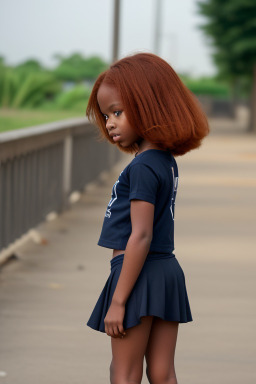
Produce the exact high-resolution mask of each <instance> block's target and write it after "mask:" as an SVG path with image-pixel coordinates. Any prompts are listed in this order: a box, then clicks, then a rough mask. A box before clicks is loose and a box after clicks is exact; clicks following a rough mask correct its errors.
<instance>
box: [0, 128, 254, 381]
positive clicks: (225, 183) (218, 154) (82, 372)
mask: <svg viewBox="0 0 256 384" xmlns="http://www.w3.org/2000/svg"><path fill="white" fill-rule="evenodd" d="M223 124H225V122H223ZM227 127H228V128H227ZM226 128H227V129H225V133H223V134H221V135H220V134H215V133H216V132H217V131H218V128H217V124H216V122H213V131H212V134H211V135H210V136H209V137H208V138H207V139H206V140H205V142H204V144H203V146H202V147H201V149H200V150H195V151H192V152H191V153H189V154H187V155H186V156H185V157H181V158H177V161H178V164H179V169H180V181H179V192H178V197H177V203H176V257H177V258H178V260H179V262H180V264H181V265H182V268H183V270H184V272H185V275H186V283H187V289H188V293H189V298H190V304H191V309H192V315H193V318H194V321H193V322H192V323H189V324H181V325H180V328H179V337H178V344H177V349H176V371H177V376H178V380H179V383H180V384H216V383H221V384H241V383H243V384H253V383H255V382H256V373H255V361H254V359H255V356H256V344H255V318H256V306H255V290H256V286H255V285H256V284H255V280H256V279H255V265H256V257H255V256H256V252H255V248H256V247H255V233H256V224H255V216H256V204H255V196H256V177H255V176H256V136H251V135H243V134H242V133H240V131H239V129H236V130H235V134H234V133H232V132H231V131H232V130H230V124H229V125H228V124H227V126H226ZM129 161H130V157H129V156H127V157H126V159H125V160H124V161H123V162H122V164H118V165H117V166H116V168H115V169H114V170H112V171H111V172H110V173H109V174H108V175H105V176H106V177H105V179H104V177H103V178H102V180H101V181H98V182H97V183H94V184H91V185H90V186H89V187H88V188H87V189H86V193H85V194H84V195H83V196H82V198H81V199H80V200H79V201H78V202H77V203H76V204H74V205H73V206H72V208H71V209H70V210H69V211H68V212H65V213H64V214H63V215H61V217H59V218H57V219H56V220H54V221H51V222H48V223H44V224H42V225H40V226H39V227H38V229H39V231H40V233H41V234H42V236H44V237H45V238H46V239H47V241H48V243H47V244H45V245H39V244H36V243H33V242H32V241H28V242H27V243H26V244H25V245H23V246H22V247H21V248H20V249H19V250H18V251H17V255H18V260H16V261H13V262H11V263H9V264H8V265H6V266H5V267H4V268H3V269H2V271H1V273H0V311H1V313H0V314H1V326H0V384H2V383H3V384H34V383H36V384H46V383H49V384H82V383H83V384H107V383H109V378H108V377H109V363H110V360H111V349H110V339H109V337H108V336H107V335H105V334H102V333H99V332H95V331H92V330H91V329H90V328H89V327H87V326H86V321H87V319H88V317H89V315H90V313H91V310H92V308H93V306H94V303H95V300H96V298H97V297H98V295H99V293H100V291H101V289H102V287H103V284H104V283H105V280H106V279H107V276H108V274H109V270H110V264H109V261H110V258H111V251H110V250H108V249H104V248H101V247H98V246H97V244H96V243H97V240H98V237H99V233H100V229H101V224H102V220H103V216H104V212H105V208H106V205H107V203H108V201H109V198H110V192H111V187H112V185H113V183H114V182H115V180H116V179H117V177H118V175H119V173H120V171H121V170H122V169H123V167H124V166H125V165H126V164H127V163H128V162H129ZM144 369H145V367H144ZM147 382H148V381H147V379H146V376H145V374H144V378H143V383H144V384H145V383H147Z"/></svg>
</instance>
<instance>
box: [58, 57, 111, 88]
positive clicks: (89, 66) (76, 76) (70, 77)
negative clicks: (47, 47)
mask: <svg viewBox="0 0 256 384" xmlns="http://www.w3.org/2000/svg"><path fill="white" fill-rule="evenodd" d="M55 58H56V59H57V60H58V61H59V64H58V66H57V67H56V69H55V70H54V73H55V75H56V76H57V77H58V78H59V79H60V80H66V81H74V82H80V81H83V80H95V79H96V78H97V76H98V75H99V74H100V72H102V71H104V70H105V69H106V68H107V63H106V62H104V61H103V60H102V59H101V58H100V57H98V56H92V57H89V58H85V57H83V56H82V55H81V54H80V53H74V54H72V55H71V56H68V57H63V56H61V55H55Z"/></svg>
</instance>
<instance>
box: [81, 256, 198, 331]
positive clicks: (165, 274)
mask: <svg viewBox="0 0 256 384" xmlns="http://www.w3.org/2000/svg"><path fill="white" fill-rule="evenodd" d="M123 259H124V254H121V255H118V256H115V257H114V258H112V259H111V260H110V267H111V271H110V275H109V277H108V279H107V281H106V284H105V286H104V288H103V290H102V292H101V294H100V297H99V298H98V301H97V303H96V305H95V307H94V309H93V312H92V314H91V316H90V318H89V320H88V322H87V325H88V326H89V327H91V328H92V329H95V330H97V331H100V332H105V325H104V318H105V316H106V314H107V311H108V309H109V306H110V304H111V300H112V297H113V294H114V291H115V288H116V285H117V281H118V278H119V275H120V272H121V269H122V265H123ZM142 316H157V317H160V318H161V319H163V320H168V321H178V322H179V323H187V322H189V321H193V319H192V315H191V310H190V305H189V300H188V295H187V290H186V283H185V275H184V272H183V270H182V268H181V266H180V264H179V262H178V260H177V259H176V257H175V255H174V254H158V253H155V254H154V253H149V254H148V255H147V258H146V260H145V263H144V265H143V267H142V270H141V272H140V274H139V277H138V278H137V281H136V283H135V285H134V287H133V289H132V291H131V293H130V295H129V298H128V300H127V301H126V305H125V316H124V321H123V327H124V329H128V328H131V327H134V326H135V325H138V324H140V323H141V320H140V318H141V317H142Z"/></svg>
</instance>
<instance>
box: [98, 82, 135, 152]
mask: <svg viewBox="0 0 256 384" xmlns="http://www.w3.org/2000/svg"><path fill="white" fill-rule="evenodd" d="M97 100H98V104H99V108H100V110H101V113H102V114H103V116H104V117H105V120H106V129H107V131H108V134H109V135H110V136H111V137H112V138H113V140H114V141H115V142H118V143H119V144H120V145H121V146H122V147H128V146H130V145H132V144H134V143H135V142H137V141H138V140H139V139H140V137H139V136H138V135H137V133H136V132H135V131H134V129H133V128H132V126H131V125H130V123H129V121H128V120H127V117H126V114H125V111H124V106H123V102H122V99H121V96H120V94H119V92H118V91H117V89H116V88H114V87H113V86H110V85H108V84H104V83H102V84H101V86H100V87H99V90H98V94H97Z"/></svg>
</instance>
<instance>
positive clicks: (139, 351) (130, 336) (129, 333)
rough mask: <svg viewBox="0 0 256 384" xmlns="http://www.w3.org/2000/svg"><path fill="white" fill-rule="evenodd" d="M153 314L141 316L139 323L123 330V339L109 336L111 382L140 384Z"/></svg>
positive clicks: (113, 383)
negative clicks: (124, 333)
mask: <svg viewBox="0 0 256 384" xmlns="http://www.w3.org/2000/svg"><path fill="white" fill-rule="evenodd" d="M152 320H153V316H144V317H142V318H141V324H139V325H136V326H135V327H132V328H128V329H126V330H125V332H126V335H125V336H124V338H123V339H120V338H114V337H111V346H112V355H113V357H112V362H111V365H110V383H111V384H128V383H129V384H140V383H141V379H142V375H143V359H144V356H145V352H146V348H147V343H148V338H149V334H150V329H151V324H152Z"/></svg>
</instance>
